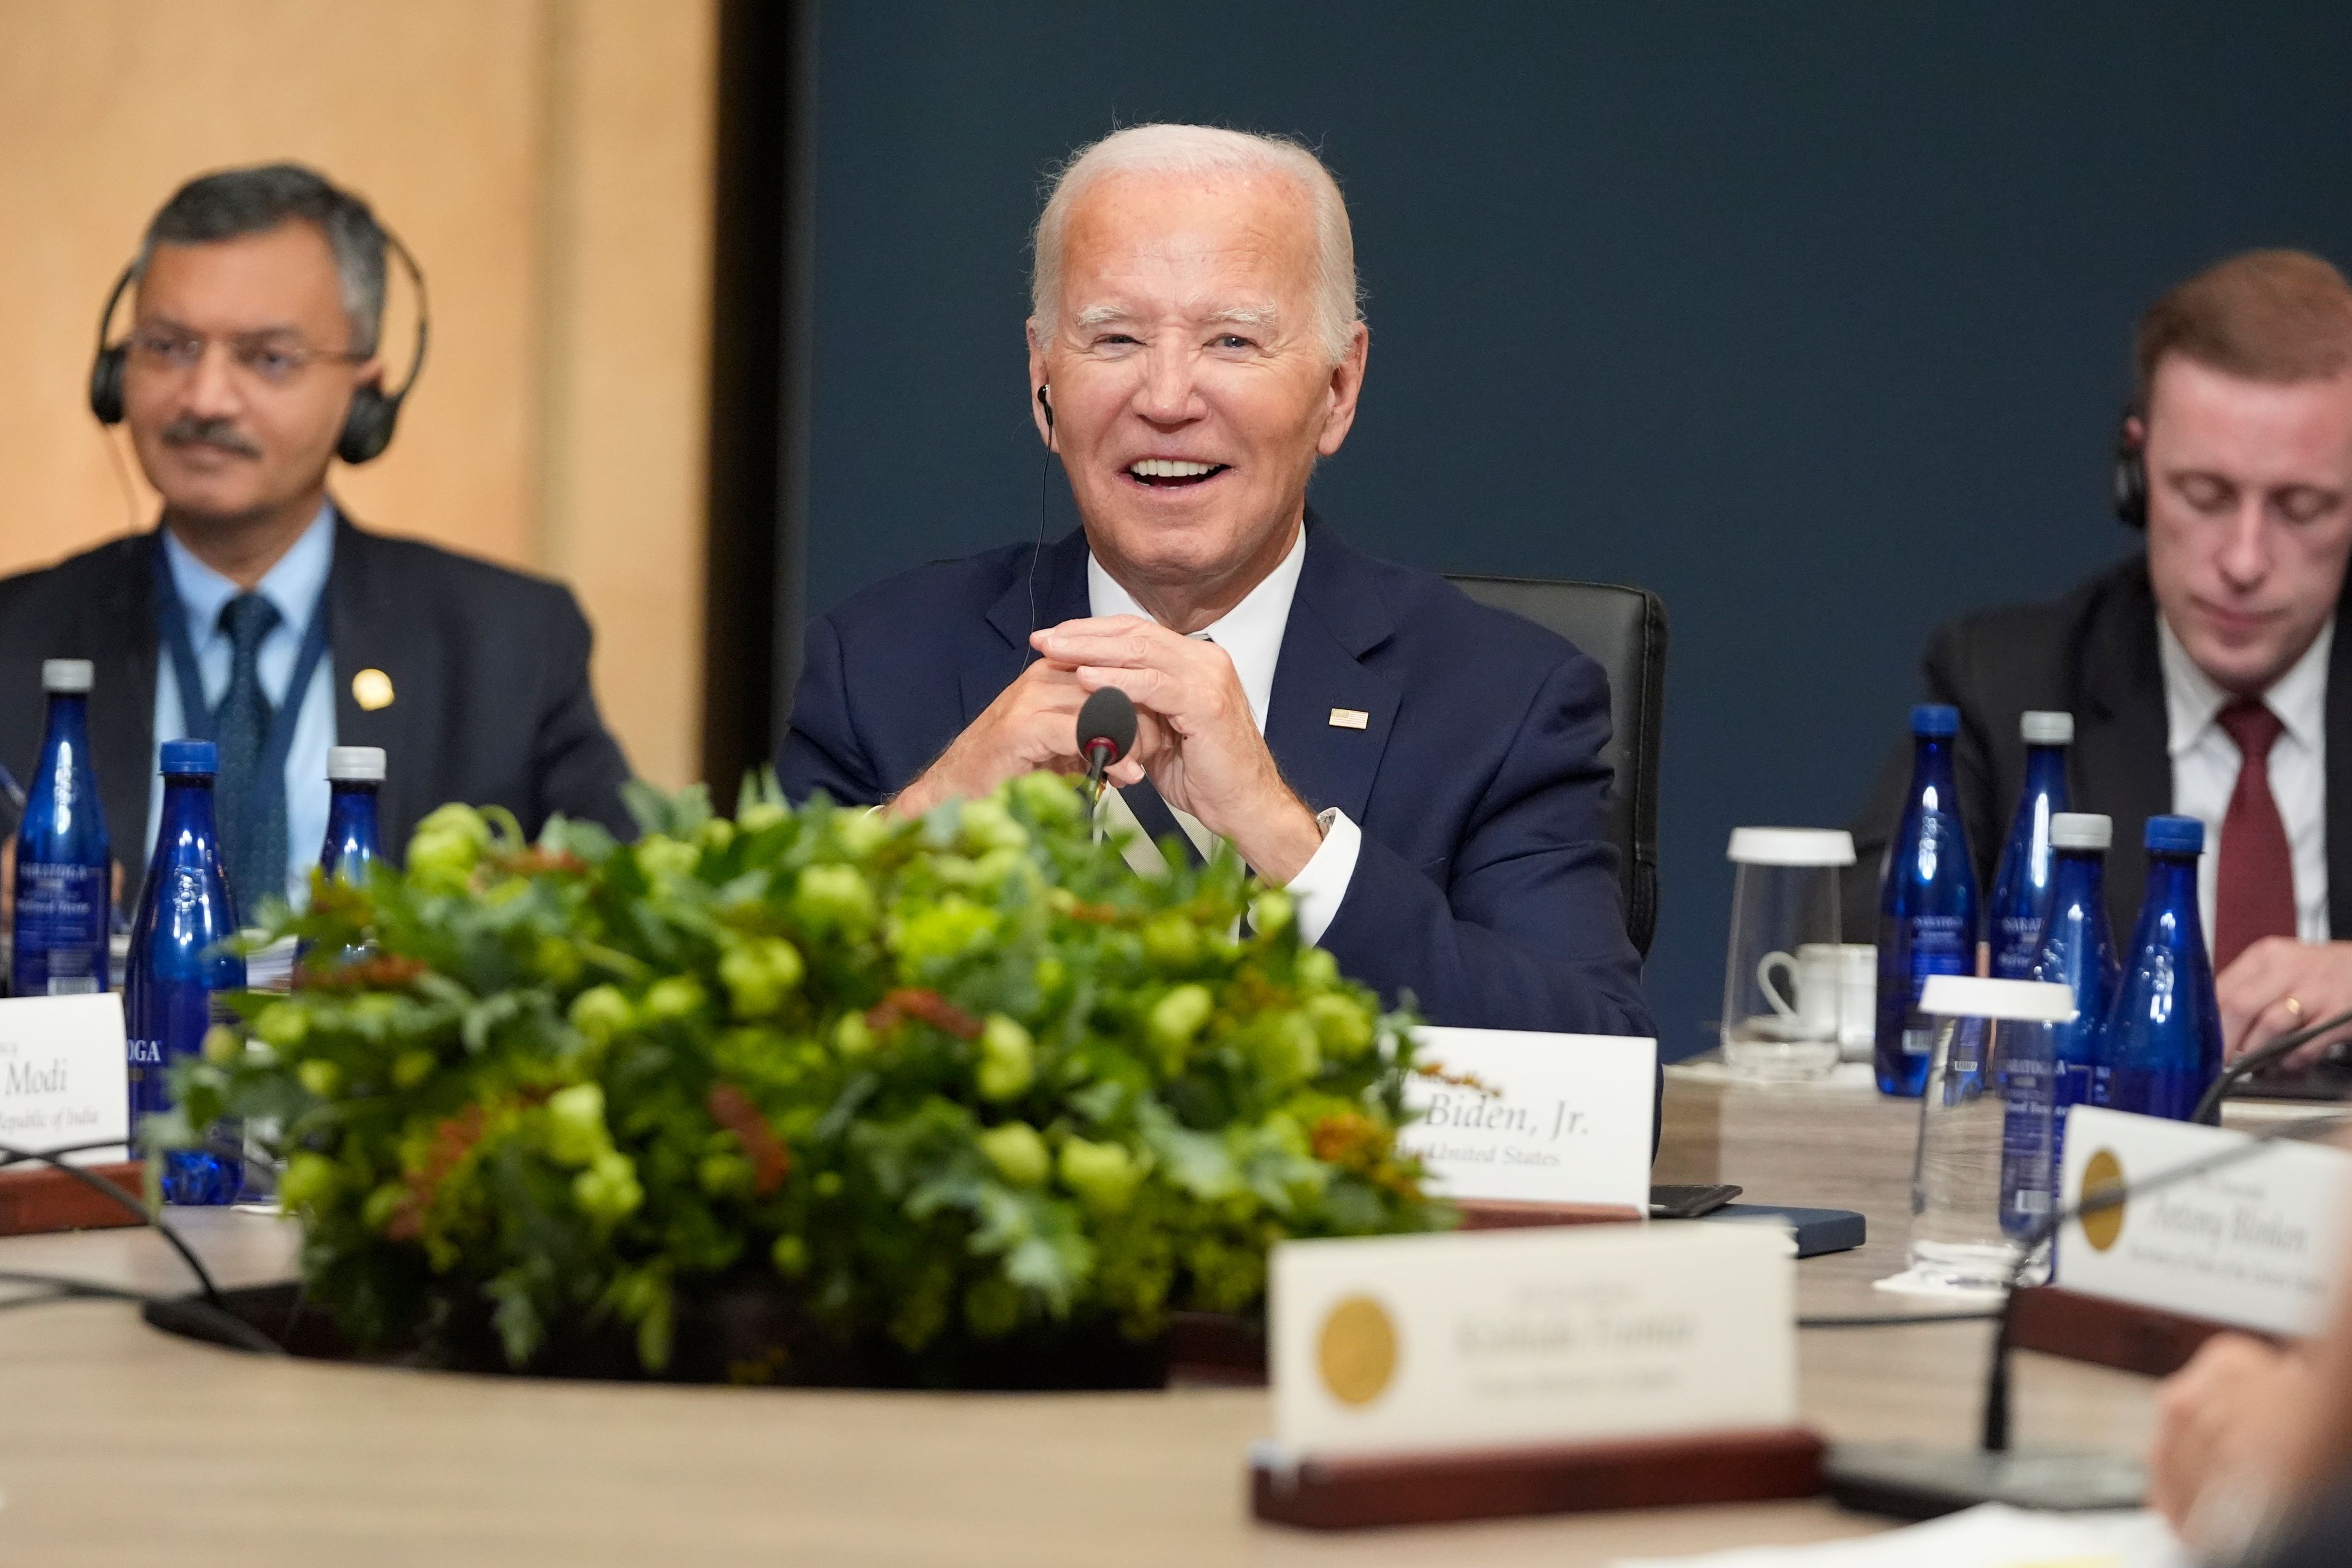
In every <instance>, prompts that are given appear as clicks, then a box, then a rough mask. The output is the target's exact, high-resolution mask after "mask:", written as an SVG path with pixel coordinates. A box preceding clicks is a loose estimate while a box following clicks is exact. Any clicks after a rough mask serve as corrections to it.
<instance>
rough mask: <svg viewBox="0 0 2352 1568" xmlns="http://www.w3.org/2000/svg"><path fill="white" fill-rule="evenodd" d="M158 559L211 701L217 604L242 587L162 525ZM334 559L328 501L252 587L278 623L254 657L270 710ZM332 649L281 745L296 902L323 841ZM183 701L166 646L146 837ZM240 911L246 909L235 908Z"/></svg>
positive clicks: (290, 889) (178, 733)
mask: <svg viewBox="0 0 2352 1568" xmlns="http://www.w3.org/2000/svg"><path fill="white" fill-rule="evenodd" d="M163 559H164V560H165V561H166V562H167V563H169V564H170V566H171V574H172V585H173V587H174V588H176V589H177V590H178V591H179V595H180V608H181V611H182V613H183V614H184V615H185V616H187V618H188V640H189V641H190V642H192V643H194V645H195V654H196V673H197V674H198V675H199V676H200V677H202V678H203V680H204V686H205V689H204V691H203V692H202V693H201V694H200V695H201V696H202V698H203V700H204V704H205V708H206V709H207V710H210V709H213V708H215V707H218V706H219V705H220V700H221V698H222V697H223V696H224V695H226V692H227V691H228V678H229V663H230V654H229V637H228V633H227V632H226V631H224V630H222V629H221V625H220V615H221V610H222V608H223V607H224V606H225V605H227V603H228V602H229V601H230V600H231V599H234V598H236V595H238V594H239V593H240V592H242V590H240V589H239V588H238V587H237V585H236V584H235V583H233V582H231V581H229V579H227V578H226V577H224V576H222V575H221V574H219V573H217V572H215V571H214V570H213V569H212V568H211V567H209V566H207V565H205V563H203V562H201V561H199V560H197V559H196V558H195V556H194V554H192V553H191V552H189V550H188V548H187V547H186V546H185V545H184V544H182V543H181V542H179V541H178V540H177V539H175V538H173V535H172V531H171V530H170V529H168V528H167V529H165V530H164V531H163ZM334 563H335V509H334V506H333V504H332V503H331V502H330V503H329V504H327V505H325V506H322V507H320V509H319V515H318V516H317V517H316V518H315V519H313V520H312V521H311V523H310V527H308V528H306V529H304V530H303V531H302V536H301V537H300V538H299V539H297V540H296V541H295V542H294V543H293V545H292V547H291V548H289V550H288V551H287V552H286V553H285V554H283V555H281V556H279V557H278V563H277V564H276V565H275V566H272V567H271V568H270V569H269V570H268V572H267V573H266V574H263V576H262V579H261V581H260V582H259V583H257V584H255V586H254V591H255V592H256V593H258V594H259V595H261V596H262V597H263V598H265V599H267V600H268V601H269V603H270V605H272V606H273V607H274V608H276V610H277V611H278V624H277V625H276V626H272V627H271V628H270V629H269V635H268V637H263V638H262V639H261V647H260V648H259V650H258V652H257V655H256V657H255V660H254V663H255V666H256V668H257V673H258V674H259V675H260V677H261V693H262V695H263V696H265V697H267V698H268V699H269V705H270V706H271V707H272V708H273V709H274V708H277V707H279V706H281V705H282V704H283V703H284V702H285V701H286V699H287V691H286V684H287V682H289V681H290V680H292V679H294V658H295V656H296V655H297V654H299V653H300V652H301V649H302V637H303V634H304V633H306V632H308V631H309V630H310V617H311V616H315V615H317V614H318V613H319V606H320V605H321V604H322V603H323V602H324V601H325V599H326V596H327V574H329V572H331V570H332V569H333V567H334ZM334 665H335V657H334V655H333V654H332V653H331V652H330V653H329V654H327V655H326V656H325V657H324V658H320V660H319V668H318V671H317V673H315V674H314V675H312V676H311V677H310V689H309V690H307V691H305V692H303V693H302V694H301V696H300V698H299V701H300V703H301V705H302V706H301V708H300V710H299V711H298V712H297V713H296V714H295V718H294V742H293V745H292V746H291V747H290V748H289V750H288V751H287V753H286V897H287V899H288V900H289V901H291V902H292V903H293V904H294V905H295V907H296V908H298V909H299V908H300V907H301V905H302V904H303V902H304V901H305V900H308V899H309V897H310V868H311V867H313V866H315V865H317V864H318V863H319V851H320V847H322V846H323V845H324V844H325V843H326V842H327V805H328V795H329V793H330V792H329V790H328V787H327V751H328V748H330V747H331V746H332V745H333V744H334V743H335V669H334ZM188 730H189V725H188V722H187V718H186V714H185V710H184V709H183V708H182V707H181V703H180V675H179V671H178V669H177V668H174V667H173V660H172V654H171V650H170V649H169V648H161V647H159V648H158V649H157V650H156V658H155V753H154V755H153V756H152V757H151V758H149V759H148V767H149V769H150V774H149V778H150V784H149V788H148V793H147V842H148V843H150V844H152V843H154V842H155V831H156V829H157V827H159V826H161V825H162V822H163V774H162V772H161V769H162V763H163V742H166V741H175V740H178V739H179V738H180V737H182V736H184V735H185V734H186V733H187V732H188ZM238 912H239V913H240V914H243V913H247V912H248V911H245V910H239V911H238Z"/></svg>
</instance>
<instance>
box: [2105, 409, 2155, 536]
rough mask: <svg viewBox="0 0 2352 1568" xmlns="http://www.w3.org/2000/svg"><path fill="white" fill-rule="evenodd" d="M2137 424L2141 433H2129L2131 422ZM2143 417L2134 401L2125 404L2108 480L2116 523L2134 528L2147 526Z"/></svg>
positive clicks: (2145, 428)
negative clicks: (2113, 465) (2111, 488)
mask: <svg viewBox="0 0 2352 1568" xmlns="http://www.w3.org/2000/svg"><path fill="white" fill-rule="evenodd" d="M2135 419H2137V420H2138V421H2139V422H2140V430H2141V432H2142V433H2141V434H2140V435H2138V436H2134V435H2133V434H2132V421H2133V420H2135ZM2146 432H2147V415H2146V414H2144V413H2143V412H2142V411H2141V409H2140V405H2138V404H2137V402H2135V403H2130V404H2127V405H2125V407H2124V416H2123V418H2122V419H2120V420H2118V421H2117V422H2116V470H2115V477H2114V479H2112V480H2111V481H2110V482H2111V483H2112V485H2113V486H2114V489H2115V504H2116V521H2118V522H2124V523H2128V524H2129V525H2130V526H2132V527H2134V528H2139V529H2145V528H2146V527H2147V434H2146Z"/></svg>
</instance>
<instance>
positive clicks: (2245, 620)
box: [1844, 250, 2352, 1061]
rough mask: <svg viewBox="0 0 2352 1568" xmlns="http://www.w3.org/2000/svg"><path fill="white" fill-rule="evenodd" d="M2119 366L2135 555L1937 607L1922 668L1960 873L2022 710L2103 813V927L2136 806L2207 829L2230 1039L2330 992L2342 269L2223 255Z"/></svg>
mask: <svg viewBox="0 0 2352 1568" xmlns="http://www.w3.org/2000/svg"><path fill="white" fill-rule="evenodd" d="M2135 366H2136V371H2137V396H2136V399H2135V401H2134V404H2133V407H2132V411H2131V412H2130V413H2128V414H2127V415H2126V416H2125V418H2124V422H2123V429H2122V433H2121V437H2120V441H2119V449H2118V452H2117V457H2116V510H2117V512H2118V514H2119V515H2120V516H2121V517H2122V518H2123V519H2124V521H2126V522H2128V523H2130V524H2132V525H2133V526H2135V527H2138V528H2141V529H2144V530H2145V531H2147V552H2146V553H2145V554H2144V555H2136V556H2134V557H2133V558H2132V559H2130V560H2128V561H2126V562H2124V563H2120V564H2118V565H2116V566H2114V567H2111V568H2109V569H2108V570H2107V571H2105V572H2103V573H2101V574H2099V575H2098V576H2096V577H2095V578H2093V579H2092V580H2091V581H2090V582H2088V583H2086V584H2083V585H2082V586H2081V587H2079V588H2077V589H2075V590H2074V592H2073V593H2072V594H2070V595H2067V596H2066V597H2065V598H2063V599H2061V600H2058V601H2057V602H2055V603H2053V604H2047V605H2026V606H2020V607H2012V608H2007V609H1999V610H1990V611H1986V612H1983V613H1980V614H1977V615H1972V616H1967V617H1965V618H1963V619H1961V620H1959V621H1957V622H1955V623H1953V624H1952V625H1950V626H1945V627H1943V628H1942V629H1941V630H1939V631H1938V632H1937V634H1936V636H1935V637H1934V638H1933V639H1932V640H1931V641H1930V642H1929V644H1928V648H1927V659H1926V674H1927V691H1928V696H1929V700H1933V701H1937V702H1946V703H1950V704H1953V705H1955V706H1957V707H1958V709H1959V710H1960V732H1959V738H1958V753H1957V761H1958V787H1959V795H1960V809H1961V812H1962V815H1963V818H1964V820H1965V822H1966V824H1967V828H1968V833H1969V844H1970V846H1971V847H1972V848H1973V849H1974V851H1975V853H1976V855H1977V857H1978V858H1979V878H1980V879H1981V880H1980V885H1982V886H1987V887H1989V886H1990V883H1991V874H1992V870H1993V866H1992V860H1991V857H1993V856H1995V855H1997V854H1999V852H2000V845H2001V842H2002V840H2003V839H2004V837H2006V833H2007V816H2008V813H2009V812H2010V811H2011V808H2012V807H2013V805H2014V804H2015V802H2016V800H2017V798H2018V795H2019V794H2020V792H2021V789H2022V788H2023V783H2024V773H2025V745H2024V742H2023V741H2022V740H2021V738H2020V736H2019V732H2018V726H2019V716H2020V715H2021V713H2023V712H2024V711H2026V710H2031V709H2048V710H2063V711H2067V712H2071V713H2073V714H2074V724H2075V731H2074V748H2073V751H2072V752H2071V753H2070V754H2069V757H2068V760H2067V767H2068V779H2067V782H2068V786H2069V790H2070V792H2071V794H2072V796H2073V800H2074V808H2075V809H2076V810H2078V811H2094V812H2104V813H2106V814H2108V815H2110V816H2114V817H2115V818H2116V840H2115V849H2114V851H2113V853H2112V854H2111V855H2110V856H2109V870H2108V878H2107V899H2108V910H2109V914H2110V917H2111V919H2112V921H2113V922H2114V927H2115V932H2116V939H2117V941H2118V942H2122V941H2124V940H2126V938H2127V937H2128V935H2129V932H2130V931H2131V928H2132V922H2133V921H2134V920H2135V919H2136V917H2137V912H2138V907H2139V901H2140V896H2141V892H2142V889H2143V887H2144V885H2145V882H2146V879H2147V861H2146V856H2145V852H2144V850H2143V849H2142V847H2141V843H2140V836H2139V833H2138V826H2139V824H2140V823H2141V822H2142V821H2144V820H2145V819H2146V818H2147V817H2148V816H2154V815H2157V814H2159V813H2164V812H2177V813H2179V814H2181V815H2184V816H2195V817H2198V818H2200V819H2201V820H2202V821H2203V822H2204V823H2205V825H2206V830H2207V838H2206V843H2207V845H2208V852H2207V854H2206V855H2205V857H2204V863H2203V866H2202V868H2201V871H2200V878H2201V887H2200V894H2201V900H2202V904H2203V909H2202V911H2201V912H2202V915H2203V919H2204V926H2205V931H2206V933H2207V936H2208V939H2209V940H2210V942H2212V944H2213V958H2214V970H2215V973H2216V974H2217V975H2218V976H2219V980H2218V989H2219V992H2220V996H2221V1011H2222V1026H2223V1032H2224V1037H2225V1048H2226V1049H2227V1051H2228V1053H2229V1055H2230V1056H2231V1057H2232V1058H2235V1057H2237V1056H2240V1055H2242V1054H2243V1053H2244V1052H2246V1051H2248V1050H2251V1049H2252V1048H2254V1047H2258V1046H2260V1045H2262V1044H2263V1042H2264V1041H2266V1040H2269V1039H2273V1038H2274V1037H2278V1036H2280V1035H2284V1034H2286V1033H2288V1032H2289V1031H2291V1030H2293V1029H2295V1028H2297V1027H2299V1026H2302V1025H2304V1024H2307V1023H2313V1022H2316V1021H2317V1020H2318V1019H2320V1018H2322V1017H2325V1016H2332V1015H2334V1014H2336V1013H2339V1012H2343V1011H2345V1010H2346V1009H2347V1008H2352V940H2347V939H2352V636H2347V635H2345V634H2344V633H2343V632H2342V631H2340V630H2339V626H2338V623H2339V621H2341V619H2342V618H2343V615H2344V605H2345V563H2346V560H2347V556H2352V287H2347V284H2346V282H2345V279H2344V278H2343V276H2342V275H2341V274H2340V273H2338V272H2337V271H2336V268H2333V267H2331V266H2329V265H2328V264H2327V263H2326V262H2325V261H2323V260H2321V259H2320V258H2317V257H2315V256H2309V255H2305V254H2303V253H2301V252H2299V251H2291V250H2258V251H2251V252H2248V253H2246V254H2244V255H2242V256H2237V257H2233V258H2230V259H2229V260H2226V261H2223V262H2221V264H2219V265H2218V266H2215V267H2213V268H2210V269H2209V270H2207V271H2205V272H2202V273H2200V274H2199V275H2198V276H2197V277H2195V278H2192V279H2189V281H2188V282H2186V283H2183V284H2181V285H2180V286H2179V287H2178V288H2176V289H2173V290H2172V291H2171V292H2169V293H2168V294H2166V295H2165V296H2164V298H2162V299H2161V300H2158V301H2157V302H2156V304H2155V306H2154V307H2153V308H2151V309H2150V310H2148V312H2147V315H2146V316H2145V317H2144V318H2142V320H2141V321H2140V326H2139V333H2138V339H2137V345H2136V353H2135ZM2331 737H2333V742H2332V743H2331ZM1908 773H1909V750H1908V747H1907V746H1906V747H1903V748H1900V749H1898V752H1897V753H1896V754H1895V756H1893V757H1891V758H1889V759H1888V762H1887V765H1886V768H1885V771H1884V772H1883V773H1882V774H1881V776H1880V779H1879V782H1878V787H1877V789H1876V791H1875V793H1874V797H1873V801H1872V804H1871V806H1870V808H1869V810H1868V811H1867V812H1866V813H1865V815H1864V819H1863V822H1862V824H1861V826H1859V827H1858V828H1857V829H1856V834H1855V837H1856V848H1857V849H1858V850H1860V851H1861V853H1860V856H1859V857H1858V864H1857V866H1856V868H1855V871H1854V872H1853V873H1852V874H1850V877H1849V880H1848V883H1847V886H1846V888H1845V889H1844V899H1845V915H1844V920H1845V925H1846V933H1847V937H1848V939H1849V940H1851V941H1857V942H1868V941H1870V940H1872V933H1873V929H1874V921H1875V913H1876V910H1877V907H1878V899H1877V889H1876V886H1875V884H1874V878H1875V876H1876V875H1877V870H1878V867H1879V864H1880V861H1881V859H1882V858H1883V855H1884V852H1885V847H1886V845H1887V842H1888V840H1889V838H1890V837H1892V834H1893V828H1894V824H1895V820H1896V817H1897V815H1898V813H1899V810H1900V805H1901V797H1902V795H1903V792H1904V784H1905V780H1906V777H1907V776H1908ZM2325 1046H2326V1042H2325V1041H2320V1042H2315V1043H2314V1044H2313V1045H2312V1046H2310V1047H2306V1049H2305V1051H2304V1052H2303V1053H2301V1055H2302V1056H2303V1057H2304V1058H2308V1057H2309V1056H2311V1055H2313V1054H2315V1053H2316V1052H2317V1051H2319V1050H2321V1049H2322V1048H2324V1047H2325ZM2290 1060H2291V1061H2292V1060H2294V1058H2290Z"/></svg>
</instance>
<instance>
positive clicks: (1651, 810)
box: [1446, 574, 1666, 958]
mask: <svg viewBox="0 0 2352 1568" xmlns="http://www.w3.org/2000/svg"><path fill="white" fill-rule="evenodd" d="M1446 581H1448V582H1450V583H1452V584H1454V586H1455V587H1457V588H1459V589H1461V590H1462V591H1463V592H1464V593H1465V594H1467V595H1470V596H1471V597H1472V598H1474V599H1475V600H1477V601H1478V602H1479V603H1480V604H1482V605H1492V606H1494V607H1495V608H1496V609H1498V610H1508V611H1509V612H1510V613H1511V614H1513V615H1515V616H1523V617H1525V618H1526V619H1528V620H1530V621H1533V622H1535V624H1536V625H1538V626H1542V627H1543V628H1544V629H1546V630H1547V631H1554V632H1558V633H1559V635H1560V636H1561V637H1566V638H1567V639H1568V640H1569V641H1570V642H1572V643H1574V644H1575V645H1576V646H1577V647H1580V648H1581V649H1583V650H1584V652H1585V653H1587V654H1589V655H1590V656H1591V657H1592V658H1594V659H1597V660H1598V661H1600V664H1601V668H1602V669H1603V670H1604V671H1606V672H1607V673H1608V676H1609V709H1610V714H1611V717H1612V720H1613V721H1614V722H1612V724H1611V726H1610V733H1609V744H1608V745H1606V746H1604V747H1602V748H1601V758H1602V760H1603V761H1605V762H1607V763H1609V765H1610V766H1611V767H1612V768H1613V769H1614V770H1615V771H1616V774H1617V778H1616V783H1615V784H1614V786H1613V787H1612V789H1611V791H1610V795H1609V837H1610V839H1611V840H1612V842H1613V843H1614V844H1615V845H1616V846H1617V874H1618V877H1619V878H1620V879H1621V880H1622V882H1623V884H1624V888H1625V934H1626V935H1628V936H1630V937H1631V938H1633V949H1634V951H1635V952H1639V953H1640V954H1641V955H1642V956H1643V958H1647V957H1649V955H1650V938H1651V937H1652V935H1654V933H1655V932H1656V931H1657V928H1658V734H1659V731H1660V730H1661V729H1663V728H1664V723H1665V710H1666V605H1665V601H1664V600H1663V599H1660V598H1659V597H1658V596H1657V595H1655V594H1653V593H1651V592H1650V591H1649V590H1647V589H1646V588H1625V587H1620V586H1618V585H1617V584H1613V583H1570V582H1562V581H1556V580H1551V579H1546V578H1538V577H1479V576H1462V575H1454V574H1447V577H1446Z"/></svg>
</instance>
